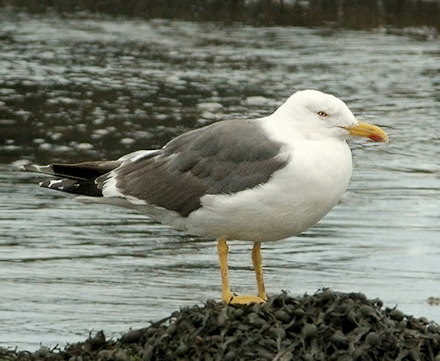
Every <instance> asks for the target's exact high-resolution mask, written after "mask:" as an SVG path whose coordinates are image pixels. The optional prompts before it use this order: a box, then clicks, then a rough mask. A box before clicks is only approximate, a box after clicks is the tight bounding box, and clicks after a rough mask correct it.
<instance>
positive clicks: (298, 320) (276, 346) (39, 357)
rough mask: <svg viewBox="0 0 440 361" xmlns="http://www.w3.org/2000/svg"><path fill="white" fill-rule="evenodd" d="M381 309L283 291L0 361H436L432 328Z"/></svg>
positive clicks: (439, 331)
mask: <svg viewBox="0 0 440 361" xmlns="http://www.w3.org/2000/svg"><path fill="white" fill-rule="evenodd" d="M381 307H382V302H381V301H380V300H377V299H375V300H368V299H367V298H366V297H365V295H363V294H357V293H349V294H346V293H339V292H332V291H330V290H324V291H322V292H318V293H316V294H315V295H312V296H309V295H304V296H303V297H298V298H293V297H289V296H288V295H287V294H285V293H283V294H281V295H278V296H275V297H272V298H271V299H270V300H269V301H268V302H267V303H265V304H261V305H248V306H232V305H231V306H228V305H224V304H223V303H218V302H214V301H208V302H207V303H206V304H205V305H204V307H200V306H193V307H189V308H184V309H182V310H181V311H176V312H173V313H172V315H171V316H170V317H168V318H166V319H164V320H161V321H159V322H156V323H154V324H152V325H151V326H149V327H146V328H142V329H139V330H130V331H129V332H128V333H126V334H125V335H123V336H122V337H121V338H120V339H119V340H106V338H105V336H104V333H103V332H98V333H97V334H96V335H95V336H93V337H92V336H91V337H89V338H88V339H87V340H86V341H84V342H80V343H77V344H73V345H69V346H67V347H66V348H65V349H64V350H50V349H47V348H42V349H40V350H39V351H37V352H35V353H30V352H17V351H11V350H5V349H1V348H0V360H7V361H67V360H72V361H80V360H82V361H92V360H93V361H95V360H96V361H107V360H118V361H126V360H143V361H161V360H212V361H215V360H223V361H225V360H226V361H228V360H229V361H233V360H237V361H238V360H239V361H247V360H249V361H251V360H252V361H254V360H278V361H297V360H298V361H300V360H301V361H302V360H314V361H327V360H340V361H345V360H347V361H348V360H396V359H402V360H403V359H405V360H429V361H440V327H438V325H437V324H435V323H433V322H428V321H427V320H426V319H424V318H419V319H418V318H414V317H412V316H408V315H405V314H403V313H402V312H400V311H399V310H397V309H388V308H386V309H385V310H383V309H382V308H381Z"/></svg>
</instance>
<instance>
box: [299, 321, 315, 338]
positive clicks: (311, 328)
mask: <svg viewBox="0 0 440 361" xmlns="http://www.w3.org/2000/svg"><path fill="white" fill-rule="evenodd" d="M301 332H302V335H303V337H304V338H308V337H315V336H316V335H317V333H318V328H317V327H316V326H315V325H312V324H310V323H306V324H305V325H304V327H303V329H302V331H301Z"/></svg>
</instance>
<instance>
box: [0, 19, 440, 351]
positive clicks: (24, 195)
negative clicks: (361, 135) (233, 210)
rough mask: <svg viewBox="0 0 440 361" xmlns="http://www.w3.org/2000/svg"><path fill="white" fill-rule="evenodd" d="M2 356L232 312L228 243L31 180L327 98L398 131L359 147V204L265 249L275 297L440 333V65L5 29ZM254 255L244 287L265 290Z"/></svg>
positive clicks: (415, 54) (336, 46)
mask: <svg viewBox="0 0 440 361" xmlns="http://www.w3.org/2000/svg"><path fill="white" fill-rule="evenodd" d="M0 20H1V21H0V42H1V44H0V46H1V49H2V51H1V52H0V127H1V128H0V129H1V132H0V140H1V143H0V163H1V165H0V230H1V231H0V232H1V233H0V234H1V235H0V295H1V298H0V299H1V302H0V320H1V321H2V322H0V345H1V346H11V347H13V346H15V345H18V347H19V348H20V349H24V348H28V349H35V348H37V347H38V346H39V344H40V343H42V344H44V345H49V346H55V345H56V344H60V345H62V344H65V343H66V342H74V341H76V340H81V339H84V338H85V337H86V336H87V334H88V332H89V330H100V329H104V330H105V331H106V333H107V334H109V335H111V336H117V335H118V334H119V333H120V332H122V331H125V330H127V329H128V328H130V327H133V328H135V327H142V326H145V325H146V324H147V323H148V321H149V320H158V319H160V318H162V317H165V316H167V315H168V314H169V313H170V312H171V311H173V310H175V309H178V308H179V307H181V306H185V305H192V304H194V303H202V302H203V301H204V300H206V299H208V298H218V297H219V291H220V287H219V282H220V277H219V270H218V266H217V257H216V252H215V243H214V242H213V241H212V240H207V239H200V238H191V237H188V236H185V235H184V234H182V233H180V232H178V231H175V230H172V229H170V228H168V227H166V226H163V225H159V224H157V223H156V222H154V221H152V220H149V219H148V218H146V217H144V216H141V215H139V214H136V213H134V212H131V211H129V210H125V209H119V208H110V207H100V206H93V205H83V204H79V203H77V202H75V201H74V200H72V197H71V196H69V195H64V194H61V193H57V192H52V191H48V190H45V189H41V188H39V187H37V186H36V184H37V183H38V181H39V179H40V178H39V177H38V176H36V175H33V174H24V173H21V172H19V171H18V169H17V166H18V165H19V164H20V163H21V161H23V160H31V161H34V162H37V163H45V162H48V161H78V160H82V159H100V158H107V159H109V158H112V157H118V156H120V155H122V154H124V153H127V152H129V151H134V150H137V149H142V148H144V149H145V148H153V147H157V146H160V145H163V144H164V143H165V142H166V141H167V140H169V139H171V138H172V137H173V136H175V135H176V134H180V133H182V132H184V131H186V130H188V129H192V128H194V127H197V126H200V125H202V124H206V123H210V122H213V121H216V120H219V119H225V118H228V119H229V118H234V117H246V116H257V115H265V114H268V113H270V112H271V111H273V109H274V108H276V106H277V105H279V104H280V103H281V102H282V101H283V100H284V99H285V98H286V97H287V96H289V95H290V94H291V93H292V92H293V91H294V90H298V89H303V88H317V89H320V90H324V91H328V92H331V93H333V94H335V95H337V96H339V97H341V98H342V99H344V100H345V101H346V102H347V103H348V105H349V106H350V107H351V109H352V110H353V111H354V112H355V113H356V114H357V115H358V116H359V117H360V118H362V119H366V120H368V121H371V122H374V123H376V124H379V125H381V126H383V127H384V128H385V129H386V130H387V131H388V132H389V134H390V137H391V143H390V144H389V145H372V144H365V142H359V141H355V142H352V145H353V148H354V165H355V171H354V175H353V179H352V182H351V184H350V187H349V190H348V192H347V193H346V195H345V196H344V198H343V200H342V201H341V204H340V205H338V206H337V207H336V208H335V209H334V210H333V211H332V212H331V213H330V214H329V215H328V216H327V217H326V218H325V219H324V220H323V221H321V222H320V223H319V224H318V225H317V226H315V227H314V228H312V229H311V230H309V231H308V232H306V233H305V234H303V235H302V236H300V237H295V238H292V239H289V240H286V241H280V242H276V243H270V244H266V245H264V246H263V257H264V263H265V276H266V285H267V287H268V290H269V294H270V293H278V292H280V290H286V291H288V292H290V293H292V294H293V295H295V294H303V293H305V292H307V293H314V292H315V291H316V290H317V289H319V288H322V287H330V288H332V289H334V290H340V291H361V292H364V293H365V294H366V295H367V296H368V297H370V298H375V297H379V298H381V299H382V300H383V301H384V303H385V305H386V306H389V307H394V306H395V305H398V307H399V309H401V310H402V311H403V312H405V313H409V314H414V315H416V316H425V317H427V318H428V319H431V320H435V321H436V322H440V306H437V307H436V306H430V305H428V303H427V301H426V300H427V298H428V297H430V296H434V297H440V265H439V259H440V258H439V256H440V197H439V191H440V164H439V155H440V154H439V145H440V139H439V136H438V134H439V130H440V117H439V115H438V114H439V109H440V96H439V94H440V80H439V79H440V78H439V75H440V50H439V49H440V48H439V41H438V40H428V41H420V40H418V39H412V38H410V37H398V36H394V35H388V34H386V33H385V32H352V31H333V30H322V29H314V30H310V29H304V28H254V27H246V26H244V27H232V26H228V27H227V26H220V25H216V24H196V23H188V22H173V21H158V20H155V21H138V20H124V19H119V20H110V19H105V18H90V17H89V18H67V19H61V18H59V17H49V16H44V17H29V16H26V15H23V14H10V13H9V14H5V13H3V14H1V19H0ZM250 248H251V245H250V244H247V243H244V242H236V243H232V244H231V251H232V254H231V258H230V263H231V268H232V273H231V276H232V284H233V286H234V289H235V290H237V291H241V292H246V291H249V292H250V291H252V290H253V289H254V278H253V272H252V271H251V270H250V263H251V261H250Z"/></svg>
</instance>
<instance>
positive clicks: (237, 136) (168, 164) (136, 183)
mask: <svg viewBox="0 0 440 361" xmlns="http://www.w3.org/2000/svg"><path fill="white" fill-rule="evenodd" d="M282 146H283V144H282V143H278V142H274V141H273V140H270V139H269V138H268V137H267V136H266V135H265V133H264V131H263V129H262V128H261V127H260V125H259V123H258V122H253V121H249V120H232V121H223V122H218V123H214V124H212V125H210V126H207V127H204V128H200V129H196V130H193V131H190V132H188V133H185V134H183V135H181V136H179V137H177V138H175V139H174V140H172V141H171V142H169V143H168V144H167V145H166V146H165V147H164V148H162V149H161V150H160V151H159V152H157V153H155V154H154V155H152V156H147V157H145V158H140V159H138V160H136V161H133V162H130V163H126V164H122V165H121V166H120V167H118V168H116V169H115V170H114V171H113V172H111V173H109V174H107V175H104V176H102V177H99V178H98V179H97V182H98V186H99V187H105V186H106V184H105V181H106V180H108V179H109V178H115V180H116V187H117V190H118V191H119V192H120V193H122V194H123V195H124V196H132V197H135V198H137V199H141V200H144V201H146V202H147V203H149V204H154V205H156V206H159V207H163V208H166V209H168V210H173V211H176V212H178V213H180V214H181V215H182V216H188V215H189V214H190V213H191V212H192V211H194V210H196V209H198V208H199V207H200V206H201V202H200V199H201V197H203V195H205V194H231V193H235V192H239V191H242V190H245V189H249V188H253V187H255V186H257V185H259V184H262V183H265V182H267V181H268V180H269V179H270V177H271V176H272V174H273V173H274V172H275V171H277V170H278V169H281V168H283V167H284V166H285V165H286V164H287V161H288V159H281V158H280V157H277V155H278V154H279V152H280V149H281V147H282ZM111 183H112V184H114V183H113V182H111ZM108 184H109V186H110V182H109V183H108Z"/></svg>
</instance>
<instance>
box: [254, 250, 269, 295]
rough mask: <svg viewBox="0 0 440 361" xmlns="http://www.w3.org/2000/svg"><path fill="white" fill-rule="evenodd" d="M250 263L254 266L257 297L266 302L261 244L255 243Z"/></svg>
mask: <svg viewBox="0 0 440 361" xmlns="http://www.w3.org/2000/svg"><path fill="white" fill-rule="evenodd" d="M252 263H253V264H254V270H255V277H256V278H257V287H258V297H260V298H261V299H263V300H265V301H267V294H266V288H265V287H264V279H263V259H262V258H261V242H255V243H254V248H253V249H252Z"/></svg>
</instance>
